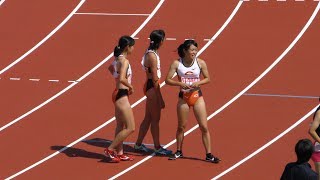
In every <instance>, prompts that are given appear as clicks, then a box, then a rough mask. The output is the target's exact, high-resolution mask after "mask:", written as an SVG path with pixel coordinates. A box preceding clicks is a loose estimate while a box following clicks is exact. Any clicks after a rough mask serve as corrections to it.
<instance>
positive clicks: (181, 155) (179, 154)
mask: <svg viewBox="0 0 320 180" xmlns="http://www.w3.org/2000/svg"><path fill="white" fill-rule="evenodd" d="M181 157H183V154H182V152H181V151H177V152H176V153H174V154H172V155H171V156H170V157H169V160H176V159H178V158H181Z"/></svg>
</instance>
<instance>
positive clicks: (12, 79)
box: [9, 78, 21, 81]
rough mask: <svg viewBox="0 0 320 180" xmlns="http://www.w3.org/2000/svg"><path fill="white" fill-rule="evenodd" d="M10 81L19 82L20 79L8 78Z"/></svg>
mask: <svg viewBox="0 0 320 180" xmlns="http://www.w3.org/2000/svg"><path fill="white" fill-rule="evenodd" d="M9 79H10V80H11V81H19V80H20V79H21V78H9Z"/></svg>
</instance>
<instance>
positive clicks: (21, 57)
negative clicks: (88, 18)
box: [0, 0, 86, 75]
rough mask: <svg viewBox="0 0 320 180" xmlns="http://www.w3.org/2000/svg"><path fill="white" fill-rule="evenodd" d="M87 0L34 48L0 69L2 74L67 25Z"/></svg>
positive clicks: (82, 1)
mask: <svg viewBox="0 0 320 180" xmlns="http://www.w3.org/2000/svg"><path fill="white" fill-rule="evenodd" d="M85 1H86V0H81V1H80V3H79V4H78V5H77V6H76V7H75V8H74V9H73V11H72V12H71V13H70V14H69V15H68V16H67V17H66V18H65V19H64V20H63V21H62V22H61V23H60V24H59V25H58V26H57V27H56V28H55V29H54V30H53V31H51V32H50V33H49V34H48V35H47V36H46V37H45V38H43V39H42V40H41V41H40V42H38V44H36V45H35V46H34V47H33V48H31V49H30V50H29V51H27V52H26V53H24V54H23V55H22V56H20V57H19V58H18V59H16V60H15V61H13V62H12V63H11V64H9V65H8V66H7V67H5V68H3V69H2V70H1V71H0V75H1V74H3V73H4V72H6V71H7V70H8V69H10V68H11V67H13V66H14V65H16V64H17V63H19V62H20V61H22V60H23V59H24V58H25V57H27V56H28V55H29V54H31V53H32V52H33V51H34V50H36V49H37V48H38V47H40V46H41V45H42V44H43V43H45V42H46V41H47V40H48V39H49V38H50V37H51V36H53V35H54V34H55V33H56V32H57V31H58V30H59V29H60V28H61V27H62V26H63V25H65V24H66V23H67V22H68V21H69V20H70V18H71V17H72V16H73V15H74V13H75V12H76V11H78V9H79V8H80V7H81V6H82V4H83V3H84V2H85Z"/></svg>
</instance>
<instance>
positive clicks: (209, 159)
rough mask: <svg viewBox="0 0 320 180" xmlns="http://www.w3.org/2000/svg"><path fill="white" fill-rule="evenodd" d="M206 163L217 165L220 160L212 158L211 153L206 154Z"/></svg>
mask: <svg viewBox="0 0 320 180" xmlns="http://www.w3.org/2000/svg"><path fill="white" fill-rule="evenodd" d="M206 161H208V162H212V163H216V164H217V163H219V162H220V161H221V159H219V158H218V157H215V156H213V155H212V154H211V153H208V154H207V155H206Z"/></svg>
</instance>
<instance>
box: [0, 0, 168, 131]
mask: <svg viewBox="0 0 320 180" xmlns="http://www.w3.org/2000/svg"><path fill="white" fill-rule="evenodd" d="M164 1H165V0H160V2H159V4H158V5H157V6H156V7H155V9H154V10H153V11H152V13H151V14H150V16H149V17H148V18H147V19H146V20H145V21H144V22H143V23H142V24H141V25H140V27H139V28H138V29H137V30H136V31H135V32H134V33H133V34H132V35H131V37H135V36H136V35H137V34H138V32H140V31H141V29H142V28H143V27H144V26H145V25H146V24H147V23H148V22H149V21H150V19H151V18H152V17H153V16H154V14H155V13H156V12H157V11H158V9H159V8H160V7H161V5H162V4H163V2H164ZM112 57H113V52H112V53H111V54H109V56H107V57H106V58H105V59H103V60H102V61H101V62H100V63H99V64H97V65H96V66H95V67H93V68H92V69H91V70H90V71H88V72H87V73H86V74H84V75H82V76H81V77H80V78H79V79H78V80H76V82H74V83H72V84H70V85H69V86H67V87H66V88H64V89H63V90H61V91H60V92H58V93H57V94H55V95H54V96H52V97H51V98H49V99H47V100H46V101H44V102H43V103H41V104H39V105H38V106H36V107H35V108H33V109H31V110H30V111H28V112H26V113H25V114H23V115H21V116H20V117H18V118H16V119H14V120H13V121H11V122H10V123H8V124H6V125H4V126H2V127H1V128H0V132H1V131H3V130H4V129H6V128H8V127H10V126H12V125H13V124H15V123H17V122H18V121H20V120H21V119H23V118H25V117H27V116H29V115H30V114H32V113H33V112H35V111H37V110H38V109H40V108H42V107H43V106H45V105H47V104H48V103H50V102H51V101H53V100H54V99H56V98H58V97H59V96H61V95H62V94H63V93H65V92H67V91H68V90H69V89H71V88H72V87H73V86H75V85H77V84H78V82H80V81H82V80H83V79H85V78H86V77H88V76H89V75H90V74H91V73H93V72H94V71H95V70H97V69H98V68H99V67H101V66H102V65H103V64H104V63H106V62H107V61H108V60H109V59H110V58H112Z"/></svg>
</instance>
